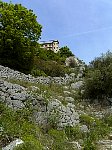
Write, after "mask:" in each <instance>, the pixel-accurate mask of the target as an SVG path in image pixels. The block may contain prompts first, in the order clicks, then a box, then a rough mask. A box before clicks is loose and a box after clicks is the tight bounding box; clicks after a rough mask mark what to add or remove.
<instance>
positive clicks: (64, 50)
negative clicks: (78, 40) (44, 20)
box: [59, 46, 74, 57]
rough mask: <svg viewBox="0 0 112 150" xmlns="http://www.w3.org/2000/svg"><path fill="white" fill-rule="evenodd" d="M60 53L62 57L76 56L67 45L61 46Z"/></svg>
mask: <svg viewBox="0 0 112 150" xmlns="http://www.w3.org/2000/svg"><path fill="white" fill-rule="evenodd" d="M59 53H60V56H61V57H70V56H74V55H73V53H72V52H71V50H70V49H69V48H68V47H67V46H64V47H61V48H60V51H59Z"/></svg>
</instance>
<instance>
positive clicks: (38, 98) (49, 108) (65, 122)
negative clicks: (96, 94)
mask: <svg viewBox="0 0 112 150" xmlns="http://www.w3.org/2000/svg"><path fill="white" fill-rule="evenodd" d="M83 70H84V67H82V66H81V67H80V69H79V72H78V73H77V74H75V73H74V72H73V73H71V74H70V75H67V74H66V76H65V77H50V76H49V77H37V78H34V77H33V76H31V75H25V74H23V73H20V72H18V71H14V70H12V69H10V68H8V67H3V66H0V147H1V149H2V150H107V149H108V150H111V149H112V107H111V106H110V107H106V108H101V107H100V105H97V106H96V105H95V104H94V105H93V104H90V103H89V102H88V101H87V100H82V97H81V93H83V90H82V88H81V87H82V86H83V82H84V81H83V78H82V74H83Z"/></svg>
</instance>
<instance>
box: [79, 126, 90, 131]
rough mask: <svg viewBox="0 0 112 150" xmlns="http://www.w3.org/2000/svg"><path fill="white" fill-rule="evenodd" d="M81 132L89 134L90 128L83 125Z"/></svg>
mask: <svg viewBox="0 0 112 150" xmlns="http://www.w3.org/2000/svg"><path fill="white" fill-rule="evenodd" d="M80 130H81V132H84V133H86V132H89V129H88V127H87V126H86V125H82V126H81V127H80Z"/></svg>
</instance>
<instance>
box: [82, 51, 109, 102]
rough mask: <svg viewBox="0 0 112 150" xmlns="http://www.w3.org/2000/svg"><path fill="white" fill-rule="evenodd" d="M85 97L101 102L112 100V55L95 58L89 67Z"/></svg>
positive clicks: (107, 54)
mask: <svg viewBox="0 0 112 150" xmlns="http://www.w3.org/2000/svg"><path fill="white" fill-rule="evenodd" d="M85 96H86V98H89V99H93V100H94V99H98V100H99V101H102V100H105V101H106V100H108V98H112V53H111V52H107V53H106V54H103V55H102V56H101V57H97V58H95V59H94V60H93V61H92V62H91V63H90V65H89V66H88V69H87V73H86V78H85Z"/></svg>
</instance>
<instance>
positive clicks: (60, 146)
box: [48, 129, 73, 150]
mask: <svg viewBox="0 0 112 150" xmlns="http://www.w3.org/2000/svg"><path fill="white" fill-rule="evenodd" d="M48 134H49V135H50V137H51V139H52V144H51V145H50V146H51V147H50V149H51V150H73V147H72V145H71V144H69V143H68V142H67V136H66V134H65V132H64V131H58V130H54V129H51V130H50V131H49V132H48Z"/></svg>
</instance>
